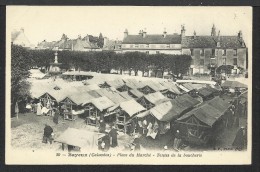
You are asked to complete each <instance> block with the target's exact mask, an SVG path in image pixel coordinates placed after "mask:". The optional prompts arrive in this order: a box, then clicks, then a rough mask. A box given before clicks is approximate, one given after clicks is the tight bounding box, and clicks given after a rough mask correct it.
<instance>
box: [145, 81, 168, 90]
mask: <svg viewBox="0 0 260 172" xmlns="http://www.w3.org/2000/svg"><path fill="white" fill-rule="evenodd" d="M144 85H145V86H148V87H150V88H151V89H153V90H154V91H163V90H167V88H166V87H164V86H163V85H161V84H159V83H157V82H153V81H145V82H144Z"/></svg>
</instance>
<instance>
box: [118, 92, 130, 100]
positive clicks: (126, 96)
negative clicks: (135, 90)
mask: <svg viewBox="0 0 260 172" xmlns="http://www.w3.org/2000/svg"><path fill="white" fill-rule="evenodd" d="M119 95H120V96H122V97H123V98H125V99H126V100H132V99H133V97H131V96H129V94H128V92H127V91H124V92H119Z"/></svg>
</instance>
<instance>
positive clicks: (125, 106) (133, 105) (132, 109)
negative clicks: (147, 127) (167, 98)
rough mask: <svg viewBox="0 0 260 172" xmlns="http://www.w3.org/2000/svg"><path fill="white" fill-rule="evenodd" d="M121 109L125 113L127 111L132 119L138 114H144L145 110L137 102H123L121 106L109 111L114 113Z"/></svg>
mask: <svg viewBox="0 0 260 172" xmlns="http://www.w3.org/2000/svg"><path fill="white" fill-rule="evenodd" d="M118 107H120V108H121V109H122V110H123V111H125V112H126V113H127V114H128V115H129V116H130V117H132V116H133V115H135V114H137V113H138V112H142V111H144V110H145V108H144V107H143V106H142V105H140V104H139V103H137V102H136V101H135V100H133V99H132V100H129V101H126V102H122V103H120V104H119V106H115V107H112V108H110V109H109V111H113V110H114V109H116V108H118Z"/></svg>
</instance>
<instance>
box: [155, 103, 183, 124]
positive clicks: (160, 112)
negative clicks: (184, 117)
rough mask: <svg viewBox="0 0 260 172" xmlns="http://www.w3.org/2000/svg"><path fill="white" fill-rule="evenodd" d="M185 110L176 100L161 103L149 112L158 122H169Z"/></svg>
mask: <svg viewBox="0 0 260 172" xmlns="http://www.w3.org/2000/svg"><path fill="white" fill-rule="evenodd" d="M185 109H186V108H185V107H184V106H182V105H181V104H179V103H178V102H177V101H176V100H171V101H167V102H163V103H161V104H159V105H156V106H155V107H153V108H152V109H151V110H150V112H151V114H152V115H153V116H154V117H155V118H156V119H158V120H159V121H171V120H172V119H173V118H174V117H176V118H177V117H178V116H179V115H180V114H181V113H182V112H183V111H184V110H185Z"/></svg>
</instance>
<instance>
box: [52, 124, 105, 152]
mask: <svg viewBox="0 0 260 172" xmlns="http://www.w3.org/2000/svg"><path fill="white" fill-rule="evenodd" d="M104 136H105V134H103V133H96V132H91V131H87V130H83V129H76V128H68V129H67V130H65V131H64V132H63V133H62V134H61V135H60V136H59V137H58V138H57V139H55V140H54V141H55V142H59V143H62V148H63V150H64V149H65V145H67V146H68V145H70V146H73V147H74V148H78V149H79V150H82V149H85V150H93V149H98V140H99V139H101V138H102V137H104Z"/></svg>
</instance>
